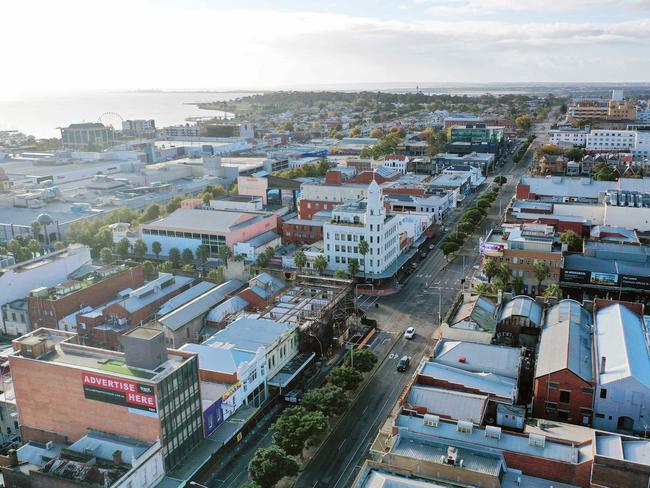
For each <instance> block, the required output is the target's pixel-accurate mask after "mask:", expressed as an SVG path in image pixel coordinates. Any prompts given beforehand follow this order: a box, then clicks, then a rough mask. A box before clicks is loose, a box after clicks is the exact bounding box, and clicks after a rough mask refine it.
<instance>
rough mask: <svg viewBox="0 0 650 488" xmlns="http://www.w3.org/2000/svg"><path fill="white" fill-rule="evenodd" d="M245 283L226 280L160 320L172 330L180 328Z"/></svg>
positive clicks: (206, 311)
mask: <svg viewBox="0 0 650 488" xmlns="http://www.w3.org/2000/svg"><path fill="white" fill-rule="evenodd" d="M244 285H245V283H244V282H243V281H241V280H238V279H234V280H229V281H226V282H225V283H222V284H221V285H219V286H217V287H216V288H212V289H211V290H208V291H207V292H205V293H204V294H203V295H200V296H198V297H196V298H194V299H193V300H192V301H190V302H189V303H186V304H185V305H182V306H181V307H179V308H177V309H175V310H174V311H172V312H170V313H168V314H167V315H165V316H163V317H160V318H159V319H158V322H160V323H161V324H162V325H164V326H165V327H167V328H169V329H171V330H174V331H175V330H178V329H180V328H181V327H182V326H184V325H185V324H187V323H188V322H190V321H192V320H194V319H195V318H197V317H198V316H199V315H201V314H205V313H208V311H209V310H210V309H211V308H212V307H214V306H215V305H217V304H218V303H220V302H222V301H223V300H224V299H225V298H226V297H227V296H228V295H230V294H232V293H234V292H236V291H237V290H239V289H240V288H242V287H243V286H244Z"/></svg>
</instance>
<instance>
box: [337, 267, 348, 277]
mask: <svg viewBox="0 0 650 488" xmlns="http://www.w3.org/2000/svg"><path fill="white" fill-rule="evenodd" d="M347 277H348V274H347V273H346V272H345V270H344V269H337V270H336V271H335V272H334V278H339V279H343V278H347Z"/></svg>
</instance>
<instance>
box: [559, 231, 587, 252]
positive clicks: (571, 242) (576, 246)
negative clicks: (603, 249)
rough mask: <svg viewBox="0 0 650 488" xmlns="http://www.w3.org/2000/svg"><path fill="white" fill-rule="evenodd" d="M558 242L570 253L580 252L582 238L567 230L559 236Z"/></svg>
mask: <svg viewBox="0 0 650 488" xmlns="http://www.w3.org/2000/svg"><path fill="white" fill-rule="evenodd" d="M560 242H562V243H563V244H566V246H567V249H568V250H569V251H572V252H580V251H582V237H580V236H579V235H578V234H576V233H575V232H573V231H572V230H567V231H565V232H562V233H561V234H560Z"/></svg>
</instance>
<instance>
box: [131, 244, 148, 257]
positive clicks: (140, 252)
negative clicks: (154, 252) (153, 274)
mask: <svg viewBox="0 0 650 488" xmlns="http://www.w3.org/2000/svg"><path fill="white" fill-rule="evenodd" d="M133 253H134V254H135V255H136V256H137V257H139V258H140V259H142V258H143V257H144V255H145V254H147V245H146V244H145V242H144V241H143V240H142V239H138V240H137V241H135V244H134V245H133Z"/></svg>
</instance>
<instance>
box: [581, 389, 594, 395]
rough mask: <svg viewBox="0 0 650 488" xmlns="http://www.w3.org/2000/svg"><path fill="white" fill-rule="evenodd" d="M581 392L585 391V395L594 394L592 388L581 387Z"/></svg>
mask: <svg viewBox="0 0 650 488" xmlns="http://www.w3.org/2000/svg"><path fill="white" fill-rule="evenodd" d="M582 393H586V394H587V395H593V394H594V389H593V388H583V389H582Z"/></svg>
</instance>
